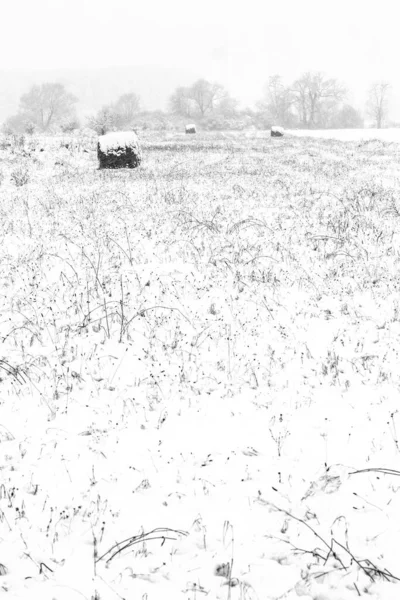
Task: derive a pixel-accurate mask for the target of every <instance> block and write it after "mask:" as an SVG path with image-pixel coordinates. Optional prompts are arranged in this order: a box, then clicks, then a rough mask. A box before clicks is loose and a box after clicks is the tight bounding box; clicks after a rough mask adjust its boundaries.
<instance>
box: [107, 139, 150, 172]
mask: <svg viewBox="0 0 400 600" xmlns="http://www.w3.org/2000/svg"><path fill="white" fill-rule="evenodd" d="M97 156H98V159H99V168H100V169H123V168H125V167H129V168H131V169H133V168H135V167H137V166H139V165H140V163H141V161H142V150H141V147H140V143H139V138H138V136H137V135H136V133H135V132H134V131H115V132H113V133H106V134H105V135H101V136H100V137H99V139H98V143H97Z"/></svg>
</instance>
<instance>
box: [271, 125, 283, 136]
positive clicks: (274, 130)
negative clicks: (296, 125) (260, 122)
mask: <svg viewBox="0 0 400 600" xmlns="http://www.w3.org/2000/svg"><path fill="white" fill-rule="evenodd" d="M284 132H285V130H284V129H283V127H278V125H273V126H272V127H271V137H282V136H283V134H284Z"/></svg>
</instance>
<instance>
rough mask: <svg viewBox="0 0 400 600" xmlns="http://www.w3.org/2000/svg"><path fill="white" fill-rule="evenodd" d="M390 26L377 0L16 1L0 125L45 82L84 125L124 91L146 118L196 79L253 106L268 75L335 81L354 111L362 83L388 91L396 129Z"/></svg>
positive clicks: (391, 19)
mask: <svg viewBox="0 0 400 600" xmlns="http://www.w3.org/2000/svg"><path fill="white" fill-rule="evenodd" d="M397 29H398V26H397V19H396V11H395V4H394V2H388V1H387V0H383V1H381V2H379V3H377V2H376V1H375V2H370V1H368V0H364V1H363V2H361V1H359V0H347V2H345V1H344V0H338V1H336V2H334V3H333V2H332V3H331V2H321V1H320V0H319V1H316V0H304V1H301V2H300V1H298V0H286V1H285V0H283V1H281V2H279V3H276V2H269V1H264V2H261V1H258V0H257V1H255V0H248V1H247V2H246V3H243V4H242V3H241V5H240V6H239V5H236V4H232V3H231V2H228V1H225V0H223V1H218V0H214V1H211V0H204V1H203V2H201V3H195V2H190V1H183V0H170V1H169V2H168V3H166V2H162V1H160V0H158V1H156V0H148V1H146V2H145V3H143V4H139V3H138V2H133V1H132V0H113V2H112V3H111V2H107V1H106V0H79V1H78V0H35V1H34V2H32V0H14V1H13V3H9V4H8V5H7V6H4V7H2V30H1V36H0V121H3V120H4V119H6V118H7V117H9V116H10V115H12V114H15V113H16V111H17V110H18V105H19V99H20V97H21V95H22V94H24V93H26V92H27V91H28V90H29V88H30V87H31V86H32V85H34V84H41V83H44V82H60V83H62V84H63V85H64V86H65V87H66V89H67V90H68V91H69V92H71V93H73V94H74V95H75V96H76V97H77V98H78V103H77V106H76V110H77V113H78V115H79V117H80V118H82V117H85V116H87V115H90V114H92V113H93V112H95V111H96V110H98V109H99V108H101V107H102V106H104V105H106V104H108V103H110V102H113V101H115V99H116V98H117V97H118V96H120V95H121V94H124V93H128V92H134V93H136V94H138V95H139V96H140V99H141V104H142V106H143V108H145V109H146V110H157V109H161V110H166V109H167V108H168V100H169V98H170V96H171V94H173V92H174V90H175V89H176V88H177V87H178V86H187V85H190V84H192V83H193V82H194V81H196V80H197V79H199V78H205V79H207V80H209V81H216V82H218V83H220V84H222V85H223V86H224V87H225V88H226V90H227V91H228V92H229V93H230V94H231V95H232V96H233V97H234V98H236V99H237V100H238V101H239V103H240V104H239V106H240V107H241V108H244V107H254V106H255V105H256V103H257V102H258V101H260V100H261V99H262V97H263V94H264V89H265V84H266V82H267V81H268V78H269V77H271V76H273V75H275V74H279V75H280V76H281V77H282V80H283V81H284V83H286V84H289V83H290V82H291V81H294V80H296V79H297V78H299V77H300V76H301V75H302V74H303V73H304V72H306V71H322V72H323V73H325V74H326V76H327V77H332V78H335V79H337V80H338V81H340V83H342V84H343V85H345V86H346V87H347V89H348V95H347V101H348V102H349V103H350V104H352V105H353V106H354V107H355V108H356V109H358V110H359V111H360V112H362V113H365V103H366V95H367V90H368V88H369V86H371V84H372V83H374V82H376V81H387V82H389V83H390V84H391V93H390V98H389V113H390V118H391V119H392V120H393V121H396V120H400V109H399V105H400V71H399V69H398V67H397V62H398V56H399V49H400V48H399V36H398V33H397Z"/></svg>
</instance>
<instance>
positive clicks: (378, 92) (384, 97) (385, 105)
mask: <svg viewBox="0 0 400 600" xmlns="http://www.w3.org/2000/svg"><path fill="white" fill-rule="evenodd" d="M390 88H391V86H390V83H387V82H384V81H381V82H380V83H374V84H372V85H371V87H370V88H369V90H368V99H367V112H368V114H369V116H370V117H372V118H373V119H374V121H375V123H376V127H377V129H381V128H382V127H383V126H384V123H385V121H386V119H387V116H388V109H389V92H390Z"/></svg>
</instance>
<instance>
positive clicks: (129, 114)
mask: <svg viewBox="0 0 400 600" xmlns="http://www.w3.org/2000/svg"><path fill="white" fill-rule="evenodd" d="M114 111H115V114H116V122H117V124H118V126H119V127H126V126H129V125H131V124H132V121H133V119H134V118H135V116H136V115H137V114H138V112H139V111H140V97H139V96H138V94H134V93H133V92H131V93H129V94H123V95H122V96H120V97H119V98H118V100H117V102H116V103H115V105H114Z"/></svg>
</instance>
